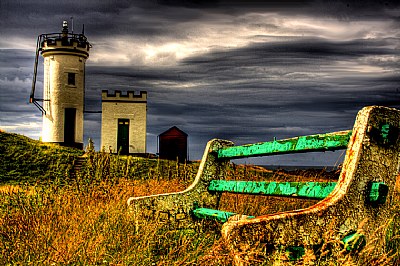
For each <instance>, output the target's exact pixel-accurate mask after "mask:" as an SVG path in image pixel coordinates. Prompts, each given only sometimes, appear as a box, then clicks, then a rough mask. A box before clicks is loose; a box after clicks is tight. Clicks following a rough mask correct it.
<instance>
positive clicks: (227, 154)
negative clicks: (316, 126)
mask: <svg viewBox="0 0 400 266" xmlns="http://www.w3.org/2000/svg"><path fill="white" fill-rule="evenodd" d="M351 134H352V131H351V130H346V131H339V132H333V133H326V134H316V135H310V136H301V137H295V138H290V139H283V140H274V141H268V142H260V143H255V144H248V145H242V146H233V147H226V148H222V149H219V150H218V151H217V152H218V159H239V158H246V157H257V156H269V155H277V154H288V153H302V152H312V151H334V150H340V149H346V148H347V145H348V143H349V140H350V137H351Z"/></svg>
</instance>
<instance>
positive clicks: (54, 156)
mask: <svg viewBox="0 0 400 266" xmlns="http://www.w3.org/2000/svg"><path fill="white" fill-rule="evenodd" d="M82 154H83V152H82V151H80V150H76V149H71V148H65V147H61V146H57V145H51V144H43V143H41V142H39V141H35V140H32V139H30V138H27V137H25V136H21V135H18V134H11V133H6V132H1V131H0V161H1V168H0V182H1V183H5V182H10V181H14V182H30V183H33V182H38V181H45V180H54V179H56V178H66V177H68V175H69V172H70V170H71V168H72V165H73V162H74V160H75V159H76V157H78V156H80V155H82Z"/></svg>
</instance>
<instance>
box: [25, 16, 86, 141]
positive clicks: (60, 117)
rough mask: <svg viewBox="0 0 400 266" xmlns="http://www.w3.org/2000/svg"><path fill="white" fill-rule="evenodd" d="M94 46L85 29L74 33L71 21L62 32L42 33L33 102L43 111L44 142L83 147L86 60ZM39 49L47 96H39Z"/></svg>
mask: <svg viewBox="0 0 400 266" xmlns="http://www.w3.org/2000/svg"><path fill="white" fill-rule="evenodd" d="M90 48H91V45H90V43H89V42H88V40H87V38H86V36H85V35H84V31H83V30H82V34H74V33H73V32H70V31H69V29H68V23H67V21H64V22H63V25H62V31H61V32H60V33H48V34H41V35H39V36H38V40H37V50H36V60H35V69H34V79H33V83H32V92H31V96H30V102H31V103H34V104H35V105H36V106H37V107H38V108H39V109H40V110H41V111H42V116H43V127H42V141H43V142H48V143H57V144H60V145H62V146H69V147H75V148H80V149H82V148H83V112H84V95H85V63H86V60H87V59H88V57H89V50H90ZM39 52H40V54H41V55H42V56H43V59H44V61H43V64H44V79H43V84H44V85H43V99H37V98H35V83H36V75H37V65H38V57H39Z"/></svg>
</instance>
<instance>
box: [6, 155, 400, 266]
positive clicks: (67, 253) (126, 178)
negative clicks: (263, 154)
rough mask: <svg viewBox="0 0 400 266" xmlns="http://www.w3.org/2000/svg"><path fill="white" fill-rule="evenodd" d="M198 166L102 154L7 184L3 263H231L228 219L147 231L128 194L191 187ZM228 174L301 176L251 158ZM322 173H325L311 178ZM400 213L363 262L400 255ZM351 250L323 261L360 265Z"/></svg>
mask: <svg viewBox="0 0 400 266" xmlns="http://www.w3.org/2000/svg"><path fill="white" fill-rule="evenodd" d="M196 168H197V164H193V165H190V164H188V165H182V164H181V165H178V164H176V163H175V162H163V161H157V160H144V159H138V158H119V157H110V156H109V155H107V154H96V155H93V157H92V158H91V159H90V160H89V162H88V164H87V165H86V166H85V170H84V171H83V174H82V175H81V176H78V178H76V179H70V180H62V181H60V180H54V181H49V182H47V183H43V182H41V183H40V184H29V185H26V186H25V185H22V184H20V185H18V186H9V185H5V186H2V187H0V265H14V264H23V265H25V264H27V265H28V264H33V265H67V264H69V265H76V264H78V265H208V266H211V265H231V264H232V257H231V256H230V254H229V252H228V250H227V248H226V247H225V245H224V243H223V242H222V241H221V239H220V231H219V230H220V224H217V223H214V222H206V223H204V224H203V227H201V228H200V229H199V230H193V229H186V230H184V229H181V230H176V229H174V228H169V227H168V225H163V224H153V223H149V224H148V226H147V227H146V228H145V229H144V230H143V231H142V232H141V234H135V233H134V232H135V223H134V221H132V216H131V215H129V212H127V209H126V200H127V198H128V197H130V196H142V195H149V194H156V193H164V192H173V191H179V190H183V189H184V188H185V187H186V186H187V185H188V184H190V183H191V181H192V180H193V178H194V173H195V172H196ZM228 175H229V177H230V178H231V179H245V180H260V179H263V180H273V179H277V178H279V179H282V180H297V179H298V178H299V177H298V176H291V175H288V174H287V173H280V174H277V173H272V172H270V171H264V170H261V169H257V168H255V167H243V166H232V167H231V168H230V169H228ZM320 179H321V177H320V176H319V175H317V174H312V175H311V176H309V177H308V178H307V180H320ZM331 179H332V178H331ZM397 192H399V193H398V194H397V201H396V204H397V206H399V205H400V197H399V195H400V191H397ZM310 204H313V203H312V202H310V201H304V200H301V201H298V200H293V202H292V201H289V200H284V201H283V200H282V198H280V199H279V200H277V199H276V198H273V197H254V196H244V195H233V196H227V195H226V196H224V197H223V200H222V206H221V208H224V209H227V210H233V211H237V212H239V213H248V214H255V215H258V214H261V213H262V214H266V213H272V212H276V211H282V210H287V209H295V208H303V207H306V206H309V205H310ZM398 209H400V206H399V208H398ZM398 214H399V213H398ZM399 217H400V215H397V217H395V219H394V220H393V221H391V223H390V224H389V225H388V226H386V225H385V226H383V228H382V230H387V231H388V233H387V236H388V243H389V244H388V251H387V253H386V255H385V256H382V257H381V258H376V259H375V258H371V260H370V261H368V262H363V264H365V265H389V263H393V262H394V260H395V259H396V258H398V254H395V252H396V251H397V250H398V248H399V247H400V241H399V235H400V233H399V231H400V229H399V224H400V221H399ZM327 239H329V232H327ZM335 244H337V243H333V242H327V244H326V246H324V247H323V248H322V251H321V254H330V253H329V248H331V247H332V246H334V245H335ZM369 245H370V246H367V248H368V247H373V243H369ZM365 252H368V249H366V251H365ZM330 255H332V254H330ZM335 256H336V257H335ZM346 256H347V255H346V254H344V253H343V254H342V253H340V252H338V253H336V254H335V255H334V257H335V260H336V261H337V263H333V264H330V263H328V262H327V261H328V260H327V259H326V257H324V256H321V258H319V259H317V264H316V265H352V264H351V263H350V261H349V259H348V257H346ZM395 256H397V257H395ZM359 265H362V264H359Z"/></svg>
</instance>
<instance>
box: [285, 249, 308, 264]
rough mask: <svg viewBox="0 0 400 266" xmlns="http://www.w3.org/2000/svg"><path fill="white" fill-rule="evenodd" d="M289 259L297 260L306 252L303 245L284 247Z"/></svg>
mask: <svg viewBox="0 0 400 266" xmlns="http://www.w3.org/2000/svg"><path fill="white" fill-rule="evenodd" d="M285 251H286V254H287V255H288V257H289V259H290V260H292V261H293V260H299V259H301V257H303V256H304V254H305V253H306V252H305V250H304V247H303V246H291V247H287V248H286V249H285Z"/></svg>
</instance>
